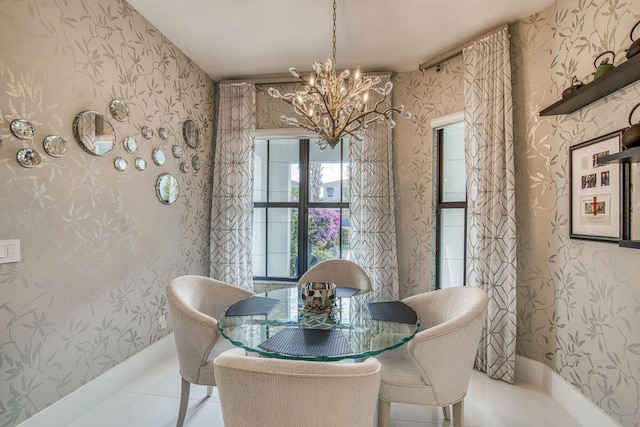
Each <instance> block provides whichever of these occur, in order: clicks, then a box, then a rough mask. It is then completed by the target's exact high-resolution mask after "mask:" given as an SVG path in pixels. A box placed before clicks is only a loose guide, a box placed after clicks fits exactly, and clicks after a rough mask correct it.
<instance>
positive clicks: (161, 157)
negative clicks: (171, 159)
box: [151, 148, 167, 166]
mask: <svg viewBox="0 0 640 427" xmlns="http://www.w3.org/2000/svg"><path fill="white" fill-rule="evenodd" d="M151 158H152V159H153V163H155V164H156V165H158V166H162V165H164V162H166V161H167V156H166V154H164V151H162V150H161V149H159V148H154V149H153V153H152V154H151Z"/></svg>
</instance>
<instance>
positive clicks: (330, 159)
mask: <svg viewBox="0 0 640 427" xmlns="http://www.w3.org/2000/svg"><path fill="white" fill-rule="evenodd" d="M341 148H342V147H341V145H337V146H336V147H335V148H333V149H331V148H326V149H324V150H320V147H319V146H318V144H316V143H315V142H314V141H312V142H311V144H309V202H339V201H340V199H341V194H340V193H341V184H342V183H341V178H342V165H341V163H340V158H341V152H342V150H341ZM329 188H330V189H331V190H330V192H331V195H329V191H328V189H329Z"/></svg>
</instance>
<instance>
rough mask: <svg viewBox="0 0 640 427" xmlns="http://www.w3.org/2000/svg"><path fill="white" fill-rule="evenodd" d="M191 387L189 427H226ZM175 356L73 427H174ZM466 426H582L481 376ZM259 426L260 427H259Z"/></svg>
mask: <svg viewBox="0 0 640 427" xmlns="http://www.w3.org/2000/svg"><path fill="white" fill-rule="evenodd" d="M205 396H206V387H205V386H193V385H192V386H191V393H190V396H189V408H188V410H187V419H186V422H185V427H204V426H207V427H224V424H223V421H222V410H221V408H220V403H219V402H220V401H219V398H218V394H217V390H216V389H215V388H214V392H213V394H212V396H211V397H210V398H205ZM179 399H180V373H179V369H178V361H177V357H172V358H170V359H167V360H165V361H163V362H161V363H156V364H155V365H154V366H150V367H149V369H148V370H147V371H146V372H144V373H143V374H142V375H140V376H139V377H138V378H136V379H135V380H133V381H131V382H130V383H129V384H127V385H126V386H125V387H123V388H122V389H121V390H120V391H119V392H118V393H116V394H114V395H113V396H111V397H110V398H109V399H107V400H105V401H104V402H103V403H102V404H100V405H98V406H97V407H95V408H93V409H92V410H91V411H89V412H88V413H86V414H85V415H83V416H82V417H81V418H79V419H78V420H76V421H75V422H74V423H73V424H71V425H70V427H129V426H132V427H133V426H135V427H173V426H175V423H176V419H177V417H178V405H179ZM390 424H391V427H450V426H451V423H450V422H449V421H446V420H444V417H443V414H442V409H441V408H433V407H426V406H420V405H406V404H401V403H392V405H391V423H390ZM465 426H466V427H543V426H544V427H579V424H578V422H577V421H576V420H575V419H573V418H572V417H571V416H570V415H569V414H568V413H567V412H566V411H565V410H564V409H563V408H562V407H561V406H560V405H559V404H558V403H557V402H556V401H555V400H553V399H552V398H551V397H550V396H549V395H547V394H546V393H544V392H543V391H542V390H540V389H538V388H537V387H535V386H533V385H531V384H527V383H516V384H513V385H511V384H507V383H505V382H503V381H498V380H491V379H489V378H488V377H487V376H486V375H485V374H483V373H481V372H474V373H473V374H472V376H471V382H470V385H469V391H468V393H467V397H466V398H465ZM256 427H259V426H256ZM329 427H330V426H329Z"/></svg>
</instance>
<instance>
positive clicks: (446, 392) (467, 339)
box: [377, 286, 489, 427]
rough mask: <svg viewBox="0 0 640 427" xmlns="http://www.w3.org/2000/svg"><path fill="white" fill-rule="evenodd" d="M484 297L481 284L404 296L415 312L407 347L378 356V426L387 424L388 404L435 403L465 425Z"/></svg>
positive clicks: (456, 425) (459, 425) (460, 425)
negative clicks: (417, 328) (416, 323)
mask: <svg viewBox="0 0 640 427" xmlns="http://www.w3.org/2000/svg"><path fill="white" fill-rule="evenodd" d="M488 301H489V298H488V297H487V294H486V293H485V292H484V291H483V290H482V289H480V288H476V287H469V286H465V287H456V288H448V289H441V290H437V291H432V292H426V293H423V294H420V295H415V296H412V297H409V298H405V299H404V300H403V302H405V303H406V304H407V305H409V306H411V307H412V308H413V309H414V310H415V311H416V313H418V316H420V322H421V324H420V331H418V333H417V334H416V335H415V336H414V337H413V339H412V340H411V341H409V343H408V344H407V345H406V346H402V347H399V348H397V349H394V350H390V351H386V352H384V353H382V354H380V355H378V356H377V358H378V360H379V361H380V363H381V364H382V378H381V380H380V395H379V397H378V427H388V425H389V414H390V410H391V402H403V403H409V404H417V405H428V406H439V407H442V408H443V410H444V412H445V418H446V417H448V414H449V411H448V408H449V406H450V405H453V425H454V427H463V425H464V397H465V396H466V394H467V388H468V386H469V379H470V377H471V372H472V370H473V363H474V360H475V356H476V353H477V350H478V344H479V342H480V334H481V333H482V326H483V325H484V322H485V319H486V316H487V304H488Z"/></svg>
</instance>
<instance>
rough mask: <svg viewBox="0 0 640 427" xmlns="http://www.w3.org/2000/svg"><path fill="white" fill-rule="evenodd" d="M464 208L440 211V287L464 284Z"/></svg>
mask: <svg viewBox="0 0 640 427" xmlns="http://www.w3.org/2000/svg"><path fill="white" fill-rule="evenodd" d="M464 223H465V209H455V208H451V209H442V210H441V211H440V248H439V249H440V250H439V251H438V253H439V257H438V258H439V260H438V268H439V271H440V288H441V289H442V288H450V287H453V286H461V285H463V284H464V271H465V265H464V245H465V231H464Z"/></svg>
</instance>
